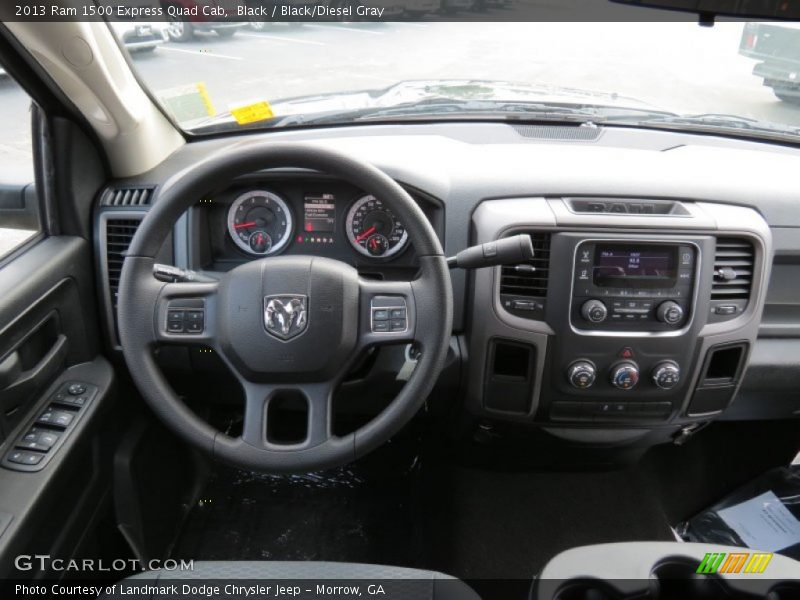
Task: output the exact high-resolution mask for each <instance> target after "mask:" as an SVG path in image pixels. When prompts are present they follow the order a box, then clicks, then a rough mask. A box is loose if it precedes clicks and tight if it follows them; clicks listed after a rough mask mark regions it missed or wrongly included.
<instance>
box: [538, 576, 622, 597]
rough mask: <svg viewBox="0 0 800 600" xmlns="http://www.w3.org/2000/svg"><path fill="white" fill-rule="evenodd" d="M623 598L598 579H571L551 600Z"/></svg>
mask: <svg viewBox="0 0 800 600" xmlns="http://www.w3.org/2000/svg"><path fill="white" fill-rule="evenodd" d="M623 599H624V596H623V595H621V594H620V593H619V592H617V591H616V590H614V589H613V588H612V587H611V586H610V585H609V584H608V583H606V582H605V581H602V580H600V579H571V580H569V581H567V582H565V583H564V584H563V585H562V586H561V587H560V588H559V590H558V592H557V593H556V595H555V596H554V597H553V600H623Z"/></svg>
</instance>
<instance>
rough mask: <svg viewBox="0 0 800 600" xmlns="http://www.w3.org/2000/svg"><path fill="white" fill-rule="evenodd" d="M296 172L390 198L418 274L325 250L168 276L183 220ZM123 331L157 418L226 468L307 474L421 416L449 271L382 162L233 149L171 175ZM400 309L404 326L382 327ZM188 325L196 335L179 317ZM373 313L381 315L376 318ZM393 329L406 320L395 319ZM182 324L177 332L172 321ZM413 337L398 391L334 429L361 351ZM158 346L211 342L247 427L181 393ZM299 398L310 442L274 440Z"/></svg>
mask: <svg viewBox="0 0 800 600" xmlns="http://www.w3.org/2000/svg"><path fill="white" fill-rule="evenodd" d="M278 168H301V169H309V170H312V171H315V172H322V173H326V174H328V175H333V176H336V177H340V178H342V179H344V180H346V181H349V182H350V183H352V184H353V185H355V186H357V187H359V188H360V189H362V190H363V191H364V192H366V193H369V194H373V195H374V196H376V197H378V198H380V199H381V200H382V201H383V202H385V203H386V204H387V205H388V206H389V207H391V209H392V211H394V212H395V214H396V215H397V216H398V217H399V218H400V220H401V221H402V222H403V224H404V225H405V228H406V230H407V231H408V235H409V238H410V239H411V242H412V244H413V246H414V249H415V251H416V254H417V257H418V259H419V270H418V273H417V275H416V278H415V279H414V280H413V281H377V280H368V279H363V278H361V277H360V276H359V274H358V272H357V271H356V269H355V268H353V267H352V266H351V265H349V264H346V263H344V262H341V261H337V260H331V259H328V258H322V257H317V256H297V255H292V256H274V257H267V258H262V259H260V260H253V261H250V262H247V263H245V264H243V265H241V266H239V267H237V268H235V269H233V270H231V271H229V272H227V273H215V274H214V277H215V278H216V281H212V282H188V283H164V282H161V281H159V280H157V279H156V278H155V277H154V276H153V266H154V264H155V257H156V255H157V254H158V252H159V249H160V248H161V245H162V243H163V241H164V240H165V239H166V237H167V235H168V234H169V232H170V231H171V229H172V227H173V225H174V223H175V221H176V220H177V219H178V218H179V217H180V215H182V214H183V213H184V211H186V210H187V209H188V208H189V207H191V206H192V205H193V204H194V203H195V202H197V200H198V199H199V198H202V197H203V196H204V195H206V194H208V193H209V192H210V191H212V190H214V189H219V188H220V187H221V183H223V182H230V181H232V180H233V179H235V178H236V177H239V176H241V175H246V174H252V173H253V172H256V171H259V170H263V169H278ZM117 311H118V323H119V337H120V342H121V344H122V350H123V353H124V355H125V360H126V362H127V364H128V368H129V370H130V373H131V376H132V377H133V380H134V382H135V384H136V386H137V387H138V389H139V391H140V392H141V394H142V396H143V397H144V398H145V400H146V401H147V402H148V403H149V405H150V406H151V408H152V409H153V411H154V412H155V414H156V415H157V416H158V417H159V418H160V419H161V420H162V421H163V422H164V423H165V424H166V425H167V426H168V427H169V428H171V429H172V430H174V431H175V432H176V433H177V434H178V435H179V436H181V437H182V438H183V439H184V440H186V441H187V442H189V443H190V444H192V445H194V446H195V447H197V448H199V449H200V450H202V451H204V452H206V453H208V454H210V455H212V456H213V457H214V458H217V459H220V460H222V461H225V462H227V463H230V464H233V465H236V466H239V467H243V468H247V469H253V470H261V471H266V472H275V473H282V472H307V471H312V470H317V469H324V468H329V467H334V466H339V465H342V464H346V463H348V462H351V461H353V460H355V459H356V458H358V457H360V456H363V455H364V454H366V453H367V452H369V451H371V450H373V449H374V448H376V447H377V446H379V445H380V444H382V443H383V442H385V441H387V440H388V439H389V438H390V437H391V436H392V435H394V434H395V433H396V432H397V431H398V430H399V429H400V428H401V427H402V426H403V425H405V424H406V423H407V422H408V421H409V420H410V419H411V418H412V417H413V416H414V414H415V413H416V412H417V411H418V410H419V408H420V406H421V405H422V403H423V402H424V400H425V398H426V397H427V396H428V394H429V393H430V392H431V390H432V388H433V385H434V383H435V382H436V379H437V377H438V375H439V373H440V372H441V369H442V367H443V365H444V361H445V357H446V354H447V351H448V347H449V340H450V332H451V329H452V313H453V299H452V287H451V283H450V274H449V270H448V267H447V264H446V261H445V257H444V254H443V252H442V247H441V245H440V243H439V240H438V238H437V237H436V233H435V232H434V230H433V228H432V227H431V225H430V223H429V222H428V220H427V218H426V217H425V215H424V213H423V212H422V210H421V209H420V208H419V206H417V204H416V203H415V202H414V201H413V200H412V198H411V197H410V196H409V195H408V193H406V191H405V190H404V189H403V188H402V187H400V186H399V185H398V184H397V183H396V182H395V181H394V180H392V179H391V178H390V177H389V176H387V175H386V174H385V173H383V172H382V171H380V170H378V169H377V168H375V167H373V166H371V165H369V164H366V163H363V162H360V161H357V160H354V159H352V158H349V157H347V156H344V155H342V154H339V153H337V152H334V151H332V150H329V149H325V148H321V147H317V146H312V145H306V144H288V143H274V142H263V141H259V142H253V143H244V144H240V145H236V146H234V147H232V148H226V149H225V150H224V151H222V152H219V153H217V154H214V155H211V156H210V157H208V158H206V159H205V160H203V161H201V162H199V163H197V164H194V165H192V166H191V167H188V168H187V169H185V170H183V171H181V172H179V173H177V174H176V175H175V176H173V177H172V178H171V179H170V180H169V181H168V182H166V184H165V185H164V187H163V189H162V191H161V192H160V194H159V197H158V201H157V202H156V203H155V204H154V205H153V207H152V208H151V209H150V211H149V212H148V214H147V215H146V216H145V218H144V219H143V220H142V223H141V225H140V226H139V228H138V231H137V232H136V235H135V236H134V238H133V240H132V242H131V245H130V247H129V250H128V253H127V255H126V258H125V263H124V266H123V268H122V274H121V277H120V285H119V297H118V309H117ZM380 311H400V312H395V313H391V314H394V315H395V316H396V317H398V319H399V317H400V315H402V314H405V328H404V329H402V330H401V329H400V327H399V326H395V327H390V331H385V329H386V327H385V326H381V325H377V326H376V324H377V323H378V322H379V320H381V319H382V318H383V317H384V316H385V314H386V313H382V312H380ZM181 316H183V318H184V319H186V318H191V319H193V321H192V322H193V323H194V324H193V325H191V326H190V329H191V330H193V331H192V332H191V333H189V332H187V333H173V332H171V331H170V329H173V330H174V329H175V328H172V327H170V326H169V323H170V321H171V320H173V319H175V318H180V317H181ZM375 317H378V318H377V319H376V318H375ZM393 324H394V325H402V323H400V322H399V321H396V322H394V323H393ZM178 329H180V328H178ZM411 342H416V343H417V345H418V347H419V349H420V356H419V359H418V362H417V365H416V367H415V369H414V371H413V373H412V374H411V376H410V378H409V379H408V381H407V382H406V384H405V386H404V387H403V389H402V390H401V391H400V393H399V394H398V396H397V397H396V398H395V399H394V400H393V401H392V402H391V403H390V404H389V405H388V406H387V407H386V408H385V409H384V410H383V411H382V412H381V413H380V414H379V415H378V416H376V417H375V418H374V419H373V420H372V421H370V422H368V423H367V424H365V425H363V426H362V427H360V428H359V429H357V430H356V431H354V432H352V433H349V434H347V435H344V436H336V435H334V434H333V432H332V416H333V414H332V413H333V411H332V396H333V391H334V389H335V388H336V386H337V385H338V383H339V382H340V381H341V380H342V378H343V377H344V376H345V374H346V372H347V370H348V368H349V367H350V366H351V365H352V364H353V363H354V361H355V360H356V358H357V357H358V356H359V354H361V353H362V351H363V350H365V349H366V348H368V347H372V346H377V345H381V344H397V343H411ZM160 344H181V345H193V344H194V345H199V346H202V347H205V348H211V349H213V351H215V352H216V353H217V354H218V355H219V356H220V358H221V359H222V360H223V361H224V362H225V363H226V364H227V365H228V367H229V368H230V370H231V372H232V373H233V374H234V375H235V377H236V378H237V379H238V381H239V382H240V384H241V386H242V389H243V391H244V397H245V406H244V421H243V427H242V435H241V436H240V437H232V436H229V435H226V434H225V433H223V432H221V431H219V430H217V429H215V428H214V427H212V426H211V425H209V424H208V423H206V422H205V421H204V420H202V419H201V418H200V417H198V416H197V415H196V414H195V413H194V412H193V411H192V410H191V409H189V408H188V407H187V406H186V405H185V404H184V403H183V402H182V401H181V400H180V399H179V398H178V396H177V395H176V393H175V391H174V390H173V389H172V388H171V386H170V385H169V383H168V382H167V380H166V379H165V378H164V375H163V373H161V371H160V369H159V367H158V366H157V364H156V361H155V358H154V349H155V348H156V347H157V346H158V345H160ZM286 395H292V396H293V397H300V398H302V399H304V400H305V402H306V405H307V409H308V412H307V414H308V421H307V427H306V436H305V439H304V440H303V441H301V442H298V443H292V444H282V443H276V442H275V441H272V440H270V436H269V435H268V431H269V430H268V417H269V410H268V409H269V405H270V402H272V401H274V400H276V399H279V398H281V397H286Z"/></svg>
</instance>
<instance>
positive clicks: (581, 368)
mask: <svg viewBox="0 0 800 600" xmlns="http://www.w3.org/2000/svg"><path fill="white" fill-rule="evenodd" d="M596 375H597V370H596V369H595V368H594V365H593V364H592V363H590V362H589V361H588V360H576V361H575V362H574V363H572V364H571V365H570V366H569V369H567V379H569V382H570V383H571V384H572V385H573V386H575V387H576V388H579V389H586V388H588V387H592V384H593V383H594V378H595V376H596Z"/></svg>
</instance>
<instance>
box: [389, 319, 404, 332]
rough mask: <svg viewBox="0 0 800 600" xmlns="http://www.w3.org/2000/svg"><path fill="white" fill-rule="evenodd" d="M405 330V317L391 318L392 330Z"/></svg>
mask: <svg viewBox="0 0 800 600" xmlns="http://www.w3.org/2000/svg"><path fill="white" fill-rule="evenodd" d="M405 330H406V320H405V319H392V331H405Z"/></svg>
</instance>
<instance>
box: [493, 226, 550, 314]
mask: <svg viewBox="0 0 800 600" xmlns="http://www.w3.org/2000/svg"><path fill="white" fill-rule="evenodd" d="M529 235H530V236H531V242H532V243H533V258H532V259H531V260H529V261H526V262H524V263H520V264H516V265H505V266H503V267H502V270H501V275H500V301H501V303H502V304H503V307H504V308H506V310H509V311H510V312H512V313H513V314H516V315H518V316H521V317H525V318H529V319H543V318H544V308H545V298H546V297H547V277H548V274H549V270H550V234H549V233H542V232H529Z"/></svg>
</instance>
